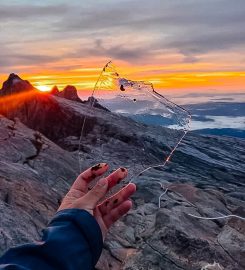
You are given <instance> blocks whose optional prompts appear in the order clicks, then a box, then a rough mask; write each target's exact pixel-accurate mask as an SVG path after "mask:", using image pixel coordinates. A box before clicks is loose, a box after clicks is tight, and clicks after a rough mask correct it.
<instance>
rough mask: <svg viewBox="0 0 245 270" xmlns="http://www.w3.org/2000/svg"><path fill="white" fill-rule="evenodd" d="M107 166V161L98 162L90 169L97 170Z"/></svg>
mask: <svg viewBox="0 0 245 270" xmlns="http://www.w3.org/2000/svg"><path fill="white" fill-rule="evenodd" d="M106 166H108V164H107V163H99V164H97V165H95V166H93V167H92V168H91V170H92V171H98V170H99V169H101V168H104V167H106Z"/></svg>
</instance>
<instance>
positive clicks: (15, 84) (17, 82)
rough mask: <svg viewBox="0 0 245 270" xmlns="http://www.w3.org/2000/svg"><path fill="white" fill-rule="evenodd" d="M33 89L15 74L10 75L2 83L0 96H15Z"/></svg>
mask: <svg viewBox="0 0 245 270" xmlns="http://www.w3.org/2000/svg"><path fill="white" fill-rule="evenodd" d="M34 89H35V88H34V87H33V86H32V85H31V84H30V83H29V82H28V81H25V80H22V79H21V78H20V77H19V76H18V75H17V74H14V73H11V74H10V75H9V77H8V79H7V80H6V81H5V82H4V83H3V86H2V89H1V90H0V96H6V95H10V94H17V93H21V92H26V91H31V90H34Z"/></svg>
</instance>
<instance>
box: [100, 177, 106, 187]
mask: <svg viewBox="0 0 245 270" xmlns="http://www.w3.org/2000/svg"><path fill="white" fill-rule="evenodd" d="M107 184H108V181H107V179H106V178H101V179H100V180H99V182H98V185H99V186H101V187H104V186H107Z"/></svg>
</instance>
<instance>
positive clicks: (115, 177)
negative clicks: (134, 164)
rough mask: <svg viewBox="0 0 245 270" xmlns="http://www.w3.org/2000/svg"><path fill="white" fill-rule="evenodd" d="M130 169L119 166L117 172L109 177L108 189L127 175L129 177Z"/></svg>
mask: <svg viewBox="0 0 245 270" xmlns="http://www.w3.org/2000/svg"><path fill="white" fill-rule="evenodd" d="M127 175H128V171H127V169H125V168H119V169H117V170H116V171H115V172H113V173H111V174H110V175H109V176H108V177H107V179H108V190H109V189H111V188H113V187H114V186H115V185H117V184H119V183H120V182H121V181H122V180H123V179H124V178H125V177H127Z"/></svg>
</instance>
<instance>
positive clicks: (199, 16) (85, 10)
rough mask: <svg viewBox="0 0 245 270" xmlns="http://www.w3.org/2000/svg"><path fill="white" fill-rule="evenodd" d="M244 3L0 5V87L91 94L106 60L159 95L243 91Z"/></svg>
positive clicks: (27, 1) (177, 0)
mask: <svg viewBox="0 0 245 270" xmlns="http://www.w3.org/2000/svg"><path fill="white" fill-rule="evenodd" d="M244 14H245V1H244V0H236V1H231V0H185V1H183V0H151V1H147V0H137V1H135V0H129V1H122V0H70V1H66V0H53V1H52V0H42V1H31V0H15V1H14V0H6V1H5V0H2V1H1V2H0V46H1V47H0V48H1V50H0V82H1V83H2V82H3V81H4V80H5V79H6V78H7V76H8V74H9V73H12V72H15V73H18V74H19V75H20V76H21V77H22V78H24V79H27V80H29V81H30V82H31V83H33V84H34V85H35V86H42V87H47V88H50V87H52V86H53V85H57V86H58V87H59V88H60V89H62V88H63V87H64V86H66V85H67V84H73V85H75V86H76V87H77V88H78V89H80V90H84V89H92V88H93V86H94V84H95V81H96V79H97V77H98V75H99V73H100V70H101V68H102V67H103V65H104V64H105V63H106V62H107V61H108V60H111V59H112V60H113V62H114V64H116V66H117V67H118V71H119V73H120V74H122V75H124V76H125V77H127V78H128V79H136V80H149V81H150V82H152V83H154V85H155V87H156V88H157V89H158V90H161V91H163V92H168V93H169V92H174V93H186V92H196V93H199V92H205V93H207V92H208V93H209V92H211V93H242V92H245V46H244V45H245V27H244V26H245V16H244Z"/></svg>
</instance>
